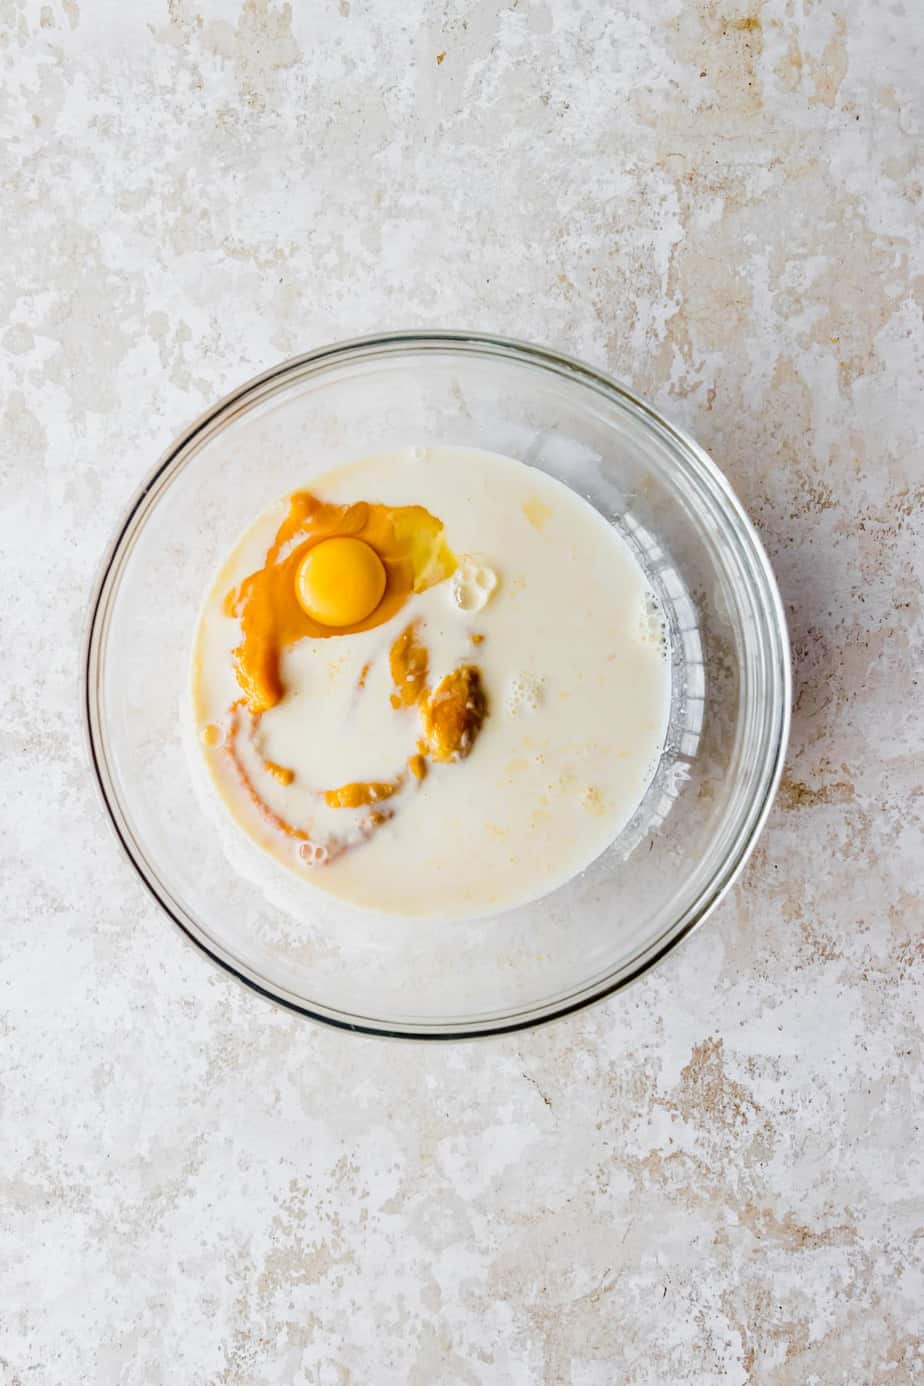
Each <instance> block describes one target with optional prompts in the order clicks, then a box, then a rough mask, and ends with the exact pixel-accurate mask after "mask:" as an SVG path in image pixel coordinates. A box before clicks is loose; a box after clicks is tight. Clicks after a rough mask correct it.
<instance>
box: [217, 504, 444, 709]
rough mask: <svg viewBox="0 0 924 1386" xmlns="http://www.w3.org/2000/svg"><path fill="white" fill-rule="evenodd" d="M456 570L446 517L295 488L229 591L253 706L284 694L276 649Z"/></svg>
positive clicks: (369, 614)
mask: <svg viewBox="0 0 924 1386" xmlns="http://www.w3.org/2000/svg"><path fill="white" fill-rule="evenodd" d="M455 569H456V558H455V555H454V554H453V553H452V551H451V550H450V548H449V546H448V544H447V543H446V540H445V538H444V533H443V523H442V521H441V520H438V519H437V518H436V516H434V515H431V514H430V513H429V511H427V510H425V509H424V508H423V506H420V505H402V506H388V505H373V504H370V503H367V502H366V501H357V502H356V503H355V504H354V505H331V504H329V503H327V502H324V501H320V500H318V498H317V497H316V496H313V495H311V493H310V492H308V491H297V492H296V493H295V494H294V495H293V496H291V497H290V500H289V510H288V514H287V515H286V517H285V519H284V520H283V522H282V524H281V525H280V527H279V529H278V531H277V533H276V537H275V539H274V540H273V542H272V544H271V545H270V547H269V549H268V550H267V554H266V559H265V561H264V563H263V567H262V568H259V569H257V571H256V572H254V573H251V574H250V576H249V577H246V578H245V579H244V581H243V582H242V583H241V584H240V585H239V586H238V587H236V588H234V589H233V590H232V591H231V592H229V593H228V595H227V597H226V598H225V604H224V609H225V613H226V614H227V615H229V616H233V617H236V618H237V619H238V620H239V621H240V623H241V636H242V638H241V643H240V644H239V645H238V646H237V647H236V649H235V650H234V668H235V673H236V675H237V681H238V683H239V684H240V686H241V690H242V692H243V694H244V701H245V702H246V704H247V707H248V709H249V710H250V712H252V713H253V714H255V715H257V714H259V713H261V712H265V711H266V710H267V708H271V707H274V706H275V705H276V703H278V702H279V701H280V700H281V698H282V696H283V693H284V691H285V690H284V688H283V685H282V677H281V674H280V669H279V664H280V655H281V654H282V651H283V650H284V649H286V648H287V647H288V646H290V645H292V644H294V643H295V641H296V640H302V639H304V638H305V637H306V636H310V637H313V638H315V639H317V638H318V637H320V636H336V635H350V634H352V633H354V632H356V631H360V630H370V629H371V628H372V627H374V626H379V625H384V623H385V622H386V621H389V620H391V618H392V616H394V614H395V612H397V611H400V609H401V607H402V606H403V605H404V603H405V602H406V601H407V599H408V597H409V596H410V595H411V594H412V593H414V592H424V591H426V589H427V588H428V587H432V586H434V584H435V583H438V582H442V581H443V580H444V579H445V578H448V577H451V576H452V574H453V573H454V572H455Z"/></svg>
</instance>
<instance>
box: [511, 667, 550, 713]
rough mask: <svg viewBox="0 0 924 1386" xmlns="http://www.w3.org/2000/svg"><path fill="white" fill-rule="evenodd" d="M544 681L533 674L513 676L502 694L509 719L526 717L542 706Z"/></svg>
mask: <svg viewBox="0 0 924 1386" xmlns="http://www.w3.org/2000/svg"><path fill="white" fill-rule="evenodd" d="M544 694H545V680H544V679H541V678H538V677H537V676H536V675H535V674H514V676H513V678H512V679H511V680H510V682H509V683H508V685H507V691H506V693H505V694H504V706H505V707H506V709H507V712H508V713H509V715H510V716H511V717H524V716H528V715H529V714H530V713H531V712H536V711H537V710H538V708H539V707H541V705H542V700H543V697H544Z"/></svg>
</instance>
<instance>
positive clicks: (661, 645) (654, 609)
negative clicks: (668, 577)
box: [638, 592, 669, 659]
mask: <svg viewBox="0 0 924 1386" xmlns="http://www.w3.org/2000/svg"><path fill="white" fill-rule="evenodd" d="M638 634H639V639H640V640H641V642H642V644H643V645H653V646H654V648H655V649H656V650H657V651H658V653H659V654H660V655H661V657H662V659H667V656H668V649H669V642H668V635H667V621H666V620H665V618H664V612H663V611H662V610H661V604H660V602H659V601H658V599H657V597H656V596H655V594H654V593H653V592H646V593H645V595H644V596H643V597H642V602H641V608H640V611H639V622H638Z"/></svg>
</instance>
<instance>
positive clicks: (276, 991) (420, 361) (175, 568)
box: [87, 335, 788, 1036]
mask: <svg viewBox="0 0 924 1386" xmlns="http://www.w3.org/2000/svg"><path fill="white" fill-rule="evenodd" d="M435 444H440V445H456V446H460V447H477V448H483V449H487V450H489V451H494V452H500V453H506V454H509V455H510V456H513V457H517V458H519V459H520V460H522V461H524V462H527V463H529V464H530V465H531V466H535V467H538V468H541V469H543V470H545V471H547V472H549V473H551V474H552V475H554V476H556V477H558V478H559V480H561V481H564V482H565V483H566V484H567V485H569V486H571V487H572V488H574V489H575V490H576V491H578V492H579V493H580V494H581V495H582V496H584V497H585V498H586V499H587V500H589V501H590V502H591V503H592V504H593V505H594V506H595V507H596V508H597V509H598V510H599V511H600V512H601V513H602V514H603V515H605V516H606V518H607V519H608V520H610V521H611V522H612V523H613V524H614V525H616V526H617V527H618V528H619V529H620V531H621V532H622V533H623V534H624V535H625V536H626V537H627V539H628V540H629V542H630V543H631V544H632V546H633V548H634V550H635V552H636V554H637V556H638V557H639V559H640V561H641V562H642V564H643V566H644V567H645V569H646V571H647V573H648V576H649V578H650V580H651V581H652V583H653V585H654V587H655V589H656V590H657V592H658V594H659V595H660V597H661V600H662V603H663V606H664V609H665V612H666V613H667V616H668V619H669V628H670V643H671V661H672V666H671V667H672V675H671V678H672V694H671V721H670V730H669V735H668V741H667V745H666V747H665V751H664V754H663V756H662V759H661V763H660V765H659V768H658V772H657V774H656V776H655V779H654V782H653V783H652V785H651V788H650V789H649V792H648V794H647V796H646V798H645V800H644V802H643V804H642V805H641V807H640V809H639V811H638V813H637V814H636V816H635V818H634V819H633V821H632V823H631V824H630V825H629V826H628V827H627V829H626V830H625V831H624V832H623V833H622V834H621V835H620V837H619V838H618V839H617V840H616V841H615V842H614V843H613V844H612V846H611V847H610V848H609V849H608V850H607V852H605V853H604V854H603V856H602V857H600V858H598V860H597V861H596V862H595V863H594V864H593V865H592V866H591V867H590V868H588V870H587V871H585V872H584V873H583V874H582V875H581V876H579V877H577V878H575V879H574V880H572V881H571V882H569V883H568V884H567V885H566V886H563V887H562V888H561V889H559V890H558V891H556V892H554V893H553V894H552V895H550V896H546V897H545V898H544V899H542V900H540V901H537V902H534V903H533V904H531V905H528V906H525V907H523V908H521V909H517V910H514V911H511V912H508V913H505V914H502V915H499V916H497V917H492V918H482V919H478V920H473V921H467V922H461V923H452V924H440V923H432V924H428V923H420V922H403V921H401V920H396V919H394V918H385V917H378V916H376V915H374V914H370V913H368V912H365V911H362V912H361V911H358V910H353V909H350V908H349V907H348V906H346V905H344V904H343V903H342V902H340V901H337V900H334V899H333V898H332V897H329V896H328V895H326V894H325V893H324V892H321V891H318V890H316V889H315V888H314V887H312V886H311V885H310V884H308V883H303V882H300V881H299V880H298V879H297V878H296V877H295V876H293V875H291V873H289V872H287V871H285V870H284V868H282V867H280V866H277V865H276V864H275V863H273V862H272V861H271V860H269V859H268V858H266V857H265V856H264V854H263V853H261V852H260V851H259V849H257V848H256V847H255V846H253V844H251V842H250V841H249V840H248V839H247V838H246V837H245V836H244V835H243V834H242V833H241V832H240V831H239V830H238V829H236V828H235V827H234V826H233V825H232V824H231V823H230V822H229V821H228V820H227V819H226V817H225V812H224V810H223V808H222V807H221V806H220V805H219V804H218V802H217V801H216V799H215V798H214V796H213V794H212V792H211V791H210V790H209V788H208V787H207V786H205V785H204V782H203V778H202V772H201V769H200V767H199V761H200V756H199V753H198V751H197V749H196V748H195V747H190V744H189V740H190V735H191V726H190V715H189V711H188V707H187V697H188V679H189V656H190V649H191V644H192V635H193V629H194V625H195V621H196V617H197V614H198V610H199V606H200V603H201V601H202V598H203V595H204V593H205V591H206V589H207V587H208V586H209V584H210V582H211V580H212V577H213V574H214V571H215V568H216V566H217V564H218V563H219V561H220V560H221V559H222V558H223V557H224V555H225V554H226V553H227V551H228V550H229V549H230V548H231V546H232V544H233V543H234V541H235V540H236V538H237V537H238V535H239V534H240V532H241V531H242V530H243V529H244V528H245V527H246V526H247V525H248V524H249V523H250V522H251V520H252V519H253V517H254V516H255V515H256V514H257V513H258V512H259V511H261V510H262V509H264V507H265V506H266V505H267V504H268V503H270V502H271V501H273V500H275V499H277V498H278V497H280V496H283V495H285V494H286V493H287V492H289V491H292V490H294V489H296V488H297V487H303V486H306V485H308V486H310V484H311V481H312V478H313V477H314V476H316V475H317V474H319V473H320V472H323V471H327V470H328V469H329V468H331V467H333V466H336V465H338V464H340V463H343V462H347V461H351V460H353V459H355V458H357V457H360V456H362V455H364V454H366V453H370V452H373V451H379V450H382V449H384V448H389V447H400V446H416V447H427V446H429V445H435ZM87 691H88V716H89V727H90V738H91V747H92V752H93V757H94V762H95V765H96V767H97V770H98V774H99V778H100V782H101V785H102V788H103V792H104V796H105V799H106V802H107V806H108V808H109V811H110V813H111V815H112V818H113V821H114V823H115V825H116V827H117V830H118V831H119V834H120V836H121V837H122V839H123V841H124V842H125V845H126V847H127V848H128V850H129V852H130V854H131V856H132V858H133V860H134V861H135V863H136V865H137V867H138V869H139V870H140V872H141V873H142V875H143V876H144V878H145V880H146V881H147V883H148V884H149V885H150V886H151V888H152V889H153V890H154V891H155V893H156V894H157V896H158V898H159V899H160V900H161V902H162V903H163V904H164V905H165V907H166V908H167V909H168V910H169V912H170V913H171V914H172V915H173V916H174V918H175V919H176V920H177V921H178V922H179V923H181V924H182V925H183V927H184V928H185V929H186V930H187V931H188V932H189V933H190V934H191V935H192V936H193V937H194V938H195V939H196V940H197V941H198V942H199V943H201V944H202V945H203V946H204V947H206V948H207V949H208V951H209V952H210V953H211V954H212V955H213V956H214V957H215V958H216V959H217V960H219V961H220V962H222V963H224V964H225V965H227V966H229V967H231V968H233V969H234V970H235V971H236V972H237V973H239V974H240V975H241V976H242V977H243V978H244V979H245V980H247V981H249V982H251V983H252V984H254V985H256V986H259V987H260V988H262V989H263V990H265V991H266V992H268V993H269V994H270V995H272V996H274V997H276V998H277V999H279V1000H281V1001H284V1002H286V1003H288V1004H290V1005H294V1006H297V1007H300V1008H302V1009H304V1010H306V1011H308V1012H310V1013H311V1014H314V1015H316V1016H318V1017H320V1018H322V1019H326V1020H331V1021H334V1022H337V1023H343V1024H347V1025H351V1026H356V1027H359V1028H368V1029H372V1030H376V1031H380V1032H385V1033H403V1034H412V1035H414V1034H416V1035H426V1036H451V1035H462V1034H470V1033H479V1032H483V1031H491V1030H497V1029H503V1028H508V1027H511V1026H516V1025H522V1024H529V1023H533V1022H535V1021H537V1020H540V1019H543V1018H546V1017H548V1016H550V1015H554V1014H558V1013H560V1012H562V1011H563V1010H566V1009H568V1008H570V1007H572V1006H575V1005H579V1004H582V1003H583V1002H585V1001H587V1000H589V999H592V998H593V997H594V996H596V995H599V994H601V993H603V992H605V991H607V990H609V989H612V988H613V987H615V986H618V985H620V984H621V983H624V982H625V981H627V980H630V979H631V978H632V977H634V976H636V975H638V973H639V972H640V971H642V970H644V969H645V968H646V967H647V966H649V965H650V964H651V962H652V961H653V960H654V959H655V958H657V957H658V956H660V955H661V954H662V953H663V952H664V950H665V949H666V948H668V947H670V946H671V944H672V943H673V942H675V941H676V940H677V939H678V938H679V937H680V936H682V935H683V934H684V933H685V932H687V931H688V930H689V929H690V928H691V927H692V926H693V925H694V924H695V923H697V922H698V921H699V919H700V918H701V917H702V916H703V914H704V913H705V912H706V910H708V909H709V908H710V907H711V905H712V904H714V903H715V901H716V899H717V898H718V897H719V895H720V894H721V893H722V891H723V890H724V889H725V888H727V885H728V883H729V881H730V880H731V878H732V876H733V874H734V872H735V871H736V870H737V869H738V868H739V866H740V864H741V862H742V861H743V859H744V856H745V855H746V852H747V850H748V849H749V847H750V845H751V844H752V842H753V839H754V836H755V833H756V831H757V829H758V827H759V825H760V823H761V822H762V820H763V816H764V814H765V812H766V809H767V807H768V805H769V799H770V797H771V796H772V792H773V789H774V787H775V781H776V776H777V774H778V769H779V765H780V764H781V756H782V751H783V748H784V743H785V735H786V726H787V717H788V666H787V655H786V641H785V631H784V629H783V624H782V615H781V611H780V606H779V599H778V596H777V593H776V589H775V586H774V584H773V579H772V576H771V574H770V571H769V568H768V566H767V563H766V559H765V557H764V555H763V552H762V550H761V548H760V545H759V543H758V542H757V540H756V537H755V535H754V533H753V531H752V529H751V527H750V526H749V524H748V523H747V521H746V519H745V518H744V516H743V515H742V513H741V511H740V508H739V507H738V506H737V503H736V502H735V501H734V498H733V497H732V496H731V494H730V492H729V491H728V489H727V487H726V486H725V484H724V483H723V481H722V480H721V478H720V476H719V474H718V473H717V472H716V470H715V468H714V467H713V466H712V464H711V463H710V462H709V460H708V459H707V458H706V457H705V455H704V454H703V453H702V452H701V451H700V450H699V449H698V448H696V446H695V445H694V444H692V443H691V442H690V441H689V440H687V439H685V438H684V437H683V436H682V435H680V434H678V433H677V432H676V431H675V430H673V429H671V428H670V427H669V426H668V425H666V424H664V423H663V422H662V421H661V420H660V419H659V418H658V417H657V416H656V415H654V414H653V413H652V412H651V411H649V410H647V409H646V408H645V407H644V406H643V405H640V404H639V403H638V402H637V401H635V400H633V399H632V397H631V396H629V395H627V394H625V393H624V392H621V391H619V390H618V389H617V388H616V387H615V386H613V385H612V384H611V383H610V382H608V381H606V380H605V379H603V378H602V377H599V376H597V375H595V374H594V373H593V372H591V371H588V370H586V369H584V368H582V367H580V366H578V365H577V364H576V363H571V362H568V361H565V360H563V359H561V358H558V357H555V356H553V355H552V354H550V353H544V352H541V351H538V350H535V349H528V348H525V347H522V346H519V345H516V344H512V343H503V342H497V341H488V340H481V339H471V338H464V337H453V336H449V335H443V336H433V337H428V338H410V337H409V338H396V339H389V340H380V341H366V342H361V343H356V344H347V345H346V346H344V347H341V348H336V349H331V350H330V351H329V352H322V353H316V354H313V355H311V356H309V357H305V358H301V359H300V360H298V361H295V362H292V363H290V364H288V365H287V366H284V367H281V368H280V369H279V370H277V371H275V372H273V373H271V374H270V375H269V376H268V377H264V378H263V379H262V380H260V381H258V382H255V383H254V384H252V385H250V386H248V387H245V388H244V389H243V390H242V391H240V392H238V394H237V395H236V396H234V397H231V398H230V399H229V400H228V401H226V402H224V404H222V405H219V406H218V407H217V408H216V410H214V411H212V413H211V414H210V415H209V416H207V417H206V418H205V419H204V420H202V421H200V423H199V424H198V425H197V426H195V427H194V428H193V429H192V430H191V431H190V433H189V434H188V435H187V436H186V438H185V439H183V440H180V443H179V444H178V445H177V446H176V447H175V448H174V449H172V450H171V452H170V453H169V454H168V456H167V458H166V459H164V461H163V462H162V464H161V466H160V467H159V469H158V471H157V473H156V475H155V477H154V478H153V479H152V481H151V482H150V483H149V485H148V486H147V488H146V489H145V491H144V492H143V493H142V495H141V497H140V498H139V499H138V501H137V502H136V504H135V506H134V507H133V509H132V512H131V514H130V516H129V517H128V519H127V521H126V524H125V526H124V528H123V530H122V532H121V534H120V537H119V539H118V540H117V542H116V545H115V548H114V550H113V552H112V554H111V556H110V559H109V560H108V563H107V566H106V568H105V570H104V575H103V578H102V580H101V586H100V590H99V593H98V596H97V600H96V603H95V607H94V614H93V619H92V625H91V632H90V638H89V643H88V690H87ZM473 869H477V864H473Z"/></svg>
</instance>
